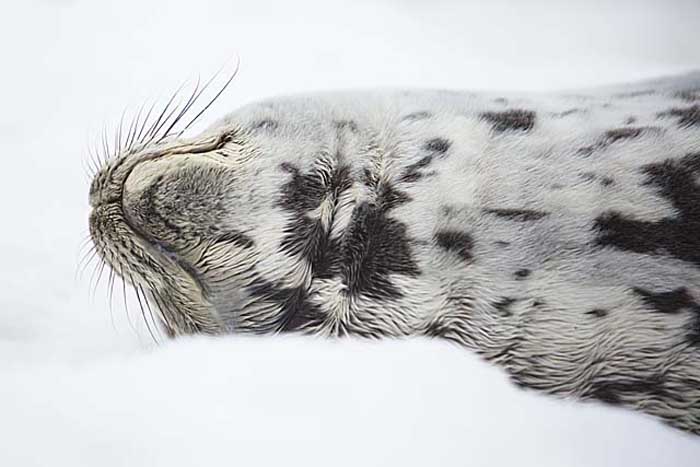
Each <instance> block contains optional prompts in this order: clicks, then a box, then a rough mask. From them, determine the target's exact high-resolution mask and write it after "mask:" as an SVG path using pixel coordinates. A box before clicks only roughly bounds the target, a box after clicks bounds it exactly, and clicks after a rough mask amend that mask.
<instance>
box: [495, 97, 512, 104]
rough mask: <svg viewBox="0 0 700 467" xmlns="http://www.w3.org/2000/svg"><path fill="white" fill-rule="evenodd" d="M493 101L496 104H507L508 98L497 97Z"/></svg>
mask: <svg viewBox="0 0 700 467" xmlns="http://www.w3.org/2000/svg"><path fill="white" fill-rule="evenodd" d="M493 101H494V102H495V103H496V104H507V103H508V99H506V98H505V97H497V98H495V99H494V100H493Z"/></svg>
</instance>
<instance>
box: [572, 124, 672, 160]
mask: <svg viewBox="0 0 700 467" xmlns="http://www.w3.org/2000/svg"><path fill="white" fill-rule="evenodd" d="M652 131H656V132H658V131H660V128H656V127H622V128H614V129H612V130H607V131H606V132H605V133H603V135H602V136H601V137H600V138H599V139H598V141H597V142H596V143H594V144H592V145H590V146H584V147H582V148H580V149H579V150H578V152H579V154H582V155H585V156H589V155H591V154H592V153H593V152H594V151H598V150H602V149H605V148H607V147H609V146H611V145H612V144H615V143H617V142H618V141H623V140H627V139H633V138H637V137H639V136H641V135H642V134H644V133H647V132H652Z"/></svg>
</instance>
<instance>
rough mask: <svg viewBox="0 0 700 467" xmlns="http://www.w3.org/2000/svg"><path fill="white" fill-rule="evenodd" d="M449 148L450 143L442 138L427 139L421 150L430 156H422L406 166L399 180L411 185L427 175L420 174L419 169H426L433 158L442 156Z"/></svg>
mask: <svg viewBox="0 0 700 467" xmlns="http://www.w3.org/2000/svg"><path fill="white" fill-rule="evenodd" d="M449 148H450V142H449V141H448V140H446V139H444V138H432V139H429V140H428V141H426V142H425V144H424V145H423V150H424V151H428V152H430V154H428V155H426V156H423V157H422V158H421V159H420V160H419V161H418V162H414V163H413V164H410V165H408V166H406V169H405V171H404V173H403V175H401V178H400V180H401V181H402V182H405V183H413V182H416V181H418V180H420V179H421V178H423V177H424V176H426V175H429V174H424V173H422V172H421V169H424V168H426V167H428V166H429V165H430V164H431V163H432V162H433V158H434V157H436V156H440V155H442V154H444V153H445V152H447V150H448V149H449Z"/></svg>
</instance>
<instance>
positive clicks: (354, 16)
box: [0, 0, 700, 466]
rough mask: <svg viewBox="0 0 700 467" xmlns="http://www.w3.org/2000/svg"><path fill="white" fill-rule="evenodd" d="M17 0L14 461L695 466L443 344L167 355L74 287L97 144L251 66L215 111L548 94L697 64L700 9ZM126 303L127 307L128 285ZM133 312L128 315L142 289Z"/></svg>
mask: <svg viewBox="0 0 700 467" xmlns="http://www.w3.org/2000/svg"><path fill="white" fill-rule="evenodd" d="M2 1H3V2H2V3H1V4H0V60H1V62H0V63H1V64H2V65H1V68H0V69H1V71H0V98H1V99H0V105H1V106H2V111H0V150H1V152H2V165H1V166H0V203H1V204H0V208H1V211H0V213H1V214H2V215H1V216H0V219H2V220H1V225H0V252H2V257H1V258H2V263H0V284H1V285H0V287H1V289H0V465H3V466H22V465H70V466H74V465H90V466H92V465H100V466H112V465H115V466H116V465H129V466H134V465H205V463H206V465H279V464H283V463H284V464H289V465H305V466H313V465H364V466H371V465H402V466H407V465H439V466H447V465H455V466H464V465H533V466H578V465H581V466H583V465H591V466H602V465H610V466H619V465H634V466H641V465H649V466H654V465H673V466H686V465H687V466H691V465H692V466H697V465H698V464H699V463H700V460H699V459H700V440H698V439H696V438H691V437H687V436H684V435H682V434H680V433H678V432H676V431H674V430H671V429H668V428H666V427H665V426H662V425H661V424H660V423H658V422H656V421H654V420H650V419H648V418H646V417H644V416H641V415H638V414H634V413H631V412H628V411H622V410H616V409H613V408H609V407H603V406H599V405H595V404H580V403H579V404H574V403H565V402H562V401H555V400H551V399H549V398H546V397H542V396H539V395H534V394H531V393H528V392H523V391H520V390H517V389H515V388H514V387H512V386H511V385H510V383H508V382H507V381H506V379H505V377H504V376H503V375H502V374H501V372H500V371H497V370H494V369H492V368H490V367H488V366H486V365H485V364H482V363H481V362H480V361H479V360H478V359H476V358H475V357H473V356H471V355H469V353H468V352H466V351H464V350H462V349H458V348H455V347H452V346H450V345H448V344H445V343H441V342H436V341H425V340H411V341H404V342H383V343H367V342H350V341H345V342H338V343H330V342H319V341H314V340H312V339H309V338H306V339H304V338H276V339H273V338H259V339H250V338H248V339H241V338H239V337H235V336H232V337H227V338H222V339H217V340H213V339H203V338H199V339H185V340H181V341H178V342H173V343H167V344H163V345H160V346H158V347H155V346H154V345H153V344H152V343H151V342H150V341H149V339H148V337H146V336H147V334H145V333H144V332H143V329H141V327H140V325H139V321H138V319H137V318H133V319H132V321H134V324H133V327H135V328H136V330H134V329H132V327H131V326H130V325H129V322H128V320H127V319H126V313H125V311H124V305H123V303H122V300H121V292H120V291H119V292H118V293H115V299H114V300H113V304H112V307H111V308H112V309H111V311H110V307H109V306H108V302H109V300H108V297H107V293H106V287H105V286H104V283H105V281H104V277H103V280H102V285H101V286H99V287H98V288H97V290H96V291H95V292H94V298H91V297H92V295H93V292H91V289H90V286H89V282H90V270H89V269H88V272H87V273H86V274H85V275H83V276H82V277H78V278H77V279H76V277H75V273H76V268H77V263H78V259H79V248H80V243H81V241H82V240H83V238H84V236H85V234H86V233H87V215H88V206H87V190H88V183H89V177H88V176H87V175H86V174H85V172H84V166H85V161H86V160H87V147H88V145H89V144H90V143H93V142H95V141H96V140H97V138H98V137H99V135H100V134H101V132H102V131H103V128H104V127H105V126H107V127H108V128H112V127H113V126H114V124H116V123H118V121H119V118H120V116H121V114H122V112H123V111H124V109H126V108H128V109H132V110H133V109H135V108H137V107H138V106H139V105H140V104H141V103H143V102H144V101H145V100H147V99H153V98H158V97H159V96H164V95H165V94H167V93H168V92H169V91H172V90H173V89H174V88H175V87H176V86H177V85H179V84H180V83H181V82H182V81H183V80H184V79H187V78H193V77H195V76H196V75H197V74H198V73H200V74H202V75H203V76H208V75H210V74H211V72H212V71H214V70H216V69H217V68H218V67H219V66H220V65H221V64H222V63H225V62H227V61H229V60H230V59H231V57H233V56H238V57H239V58H240V60H241V69H240V72H239V74H238V76H237V77H236V79H235V81H234V83H233V85H232V86H231V87H230V88H229V91H228V92H227V93H226V94H225V95H224V96H223V97H222V98H221V99H220V100H219V102H217V104H216V105H215V106H214V107H213V108H212V109H211V111H210V112H209V113H208V114H207V115H206V117H205V118H203V119H202V120H201V122H200V128H201V127H202V126H203V125H206V124H207V123H208V122H211V121H212V120H213V119H215V118H217V117H219V116H221V115H222V114H223V113H225V112H226V111H228V110H230V109H233V108H235V107H237V106H239V105H241V104H243V103H247V102H250V101H252V100H255V99H257V98H260V97H265V96H269V95H274V94H280V93H292V92H299V91H307V90H319V89H331V88H352V87H373V86H390V87H409V86H410V87H446V88H456V89H459V88H470V89H502V90H548V89H555V88H566V87H581V86H588V85H594V84H605V83H613V82H620V81H628V80H638V79H643V78H649V77H654V76H658V75H664V74H669V73H675V72H681V71H688V70H691V69H697V68H698V66H699V65H700V46H699V45H698V44H700V2H698V1H693V0H688V1H661V0H659V1H656V2H650V1H612V0H611V1H594V0H589V1H582V0H581V1H569V2H566V1H558V2H555V1H538V2H527V1H516V0H511V1H489V2H485V1H484V2H467V1H465V2H458V1H445V0H435V1H428V0H425V1H419V0H412V1H403V2H401V1H389V0H385V1H368V0H361V1H353V2H336V1H323V2H321V1H317V2H310V1H288V2H282V1H278V2H236V1H209V2H206V1H193V2H190V3H186V2H175V1H169V2H168V1H158V2H146V1H128V0H122V1H116V2H97V1H58V0H57V1H45V2H31V1H29V2H15V3H13V4H10V3H9V2H7V1H6V0H2ZM129 300H131V299H129ZM131 305H132V309H133V305H134V304H133V303H132V304H131Z"/></svg>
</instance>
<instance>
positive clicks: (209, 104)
mask: <svg viewBox="0 0 700 467" xmlns="http://www.w3.org/2000/svg"><path fill="white" fill-rule="evenodd" d="M239 66H240V61H237V62H236V68H235V69H234V70H233V72H232V73H231V76H229V78H228V80H226V82H225V83H224V84H223V86H222V87H221V89H219V91H218V92H217V93H216V94H215V95H214V97H213V98H212V99H211V100H210V101H209V102H208V103H207V105H205V106H204V108H202V110H200V111H199V112H198V113H197V114H196V115H195V116H194V117H193V118H192V120H190V121H189V123H187V125H185V127H184V128H183V129H182V130H181V131H180V133H178V135H177V136H178V137H179V136H181V135H182V134H183V133H184V132H185V131H187V129H188V128H189V127H190V126H192V125H193V124H194V122H196V121H197V119H199V117H201V116H202V114H204V112H206V111H207V109H208V108H209V107H211V106H212V104H214V102H216V100H217V99H218V98H219V96H221V94H223V92H224V91H225V90H226V88H227V87H228V85H229V84H231V81H233V78H235V77H236V75H237V74H238V69H239ZM219 72H220V71H219ZM219 72H217V74H218V73H219ZM215 77H216V75H215ZM212 80H213V78H212ZM210 81H211V80H210Z"/></svg>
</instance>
